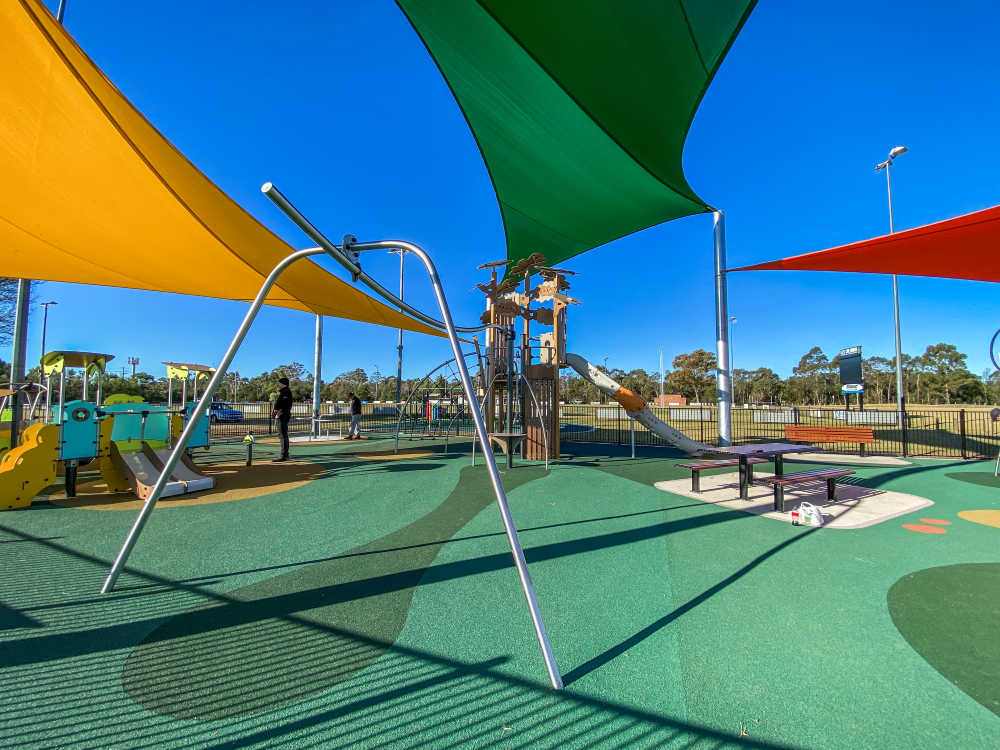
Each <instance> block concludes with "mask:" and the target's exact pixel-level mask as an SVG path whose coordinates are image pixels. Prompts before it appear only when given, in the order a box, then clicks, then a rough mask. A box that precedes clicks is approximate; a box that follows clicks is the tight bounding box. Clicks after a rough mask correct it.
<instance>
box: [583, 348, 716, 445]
mask: <svg viewBox="0 0 1000 750" xmlns="http://www.w3.org/2000/svg"><path fill="white" fill-rule="evenodd" d="M566 361H567V362H568V363H569V365H570V367H572V368H573V369H574V370H576V371H577V373H578V374H579V375H580V377H581V378H583V379H584V380H586V381H589V382H591V383H593V384H594V385H596V386H597V390H599V391H600V392H601V393H603V394H604V395H606V396H610V397H611V398H613V399H614V400H615V401H617V402H618V403H619V404H621V405H622V406H623V407H625V413H626V414H628V415H629V416H630V417H631V418H632V419H634V420H635V421H636V422H638V423H639V424H641V425H642V426H643V427H645V428H646V429H647V430H649V431H650V432H652V433H654V434H656V435H659V436H660V437H661V438H663V439H664V440H666V441H667V442H668V443H670V444H671V445H673V446H675V447H677V448H680V449H681V450H682V451H684V452H685V453H687V454H688V455H689V456H697V455H701V454H702V453H715V449H714V448H713V447H712V446H710V445H705V444H704V443H699V442H698V441H697V440H692V439H691V438H689V437H688V436H687V435H684V434H682V433H680V432H678V431H677V430H675V429H674V428H673V427H671V426H670V425H668V424H667V423H666V422H663V421H662V420H660V419H658V418H657V417H656V415H654V414H653V412H652V410H651V409H650V408H649V405H648V404H647V403H646V399H644V398H643V397H642V396H639V395H636V394H635V393H632V391H630V390H629V389H628V388H622V387H621V386H620V385H618V383H616V382H615V381H614V380H612V379H611V378H609V377H608V376H607V375H605V374H604V373H603V372H601V371H600V370H598V369H597V368H596V367H594V366H593V365H592V364H590V362H588V361H587V360H585V359H584V358H583V357H581V356H580V355H579V354H567V355H566Z"/></svg>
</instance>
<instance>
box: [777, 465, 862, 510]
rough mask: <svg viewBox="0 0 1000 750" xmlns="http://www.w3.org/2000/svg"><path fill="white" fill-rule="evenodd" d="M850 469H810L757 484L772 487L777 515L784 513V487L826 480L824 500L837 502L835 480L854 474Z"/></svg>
mask: <svg viewBox="0 0 1000 750" xmlns="http://www.w3.org/2000/svg"><path fill="white" fill-rule="evenodd" d="M854 473H855V472H854V471H853V470H852V469H812V470H811V471H800V472H797V473H795V474H783V475H781V476H773V477H763V478H761V479H759V480H758V481H759V482H763V483H764V484H770V485H773V486H774V509H775V510H776V511H778V512H779V513H784V512H785V487H791V486H795V485H798V484H808V483H811V482H821V481H823V480H824V479H825V480H826V499H827V500H829V501H836V500H837V479H839V478H840V477H846V476H847V475H848V474H854Z"/></svg>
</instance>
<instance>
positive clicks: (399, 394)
mask: <svg viewBox="0 0 1000 750" xmlns="http://www.w3.org/2000/svg"><path fill="white" fill-rule="evenodd" d="M389 252H390V253H399V298H400V299H403V261H404V259H405V258H406V253H407V252H409V251H407V250H404V249H402V248H399V249H398V250H390V251H389ZM402 400H403V329H402V328H400V329H399V343H398V344H396V403H397V404H399V402H400V401H402Z"/></svg>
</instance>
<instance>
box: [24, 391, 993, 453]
mask: <svg viewBox="0 0 1000 750" xmlns="http://www.w3.org/2000/svg"><path fill="white" fill-rule="evenodd" d="M272 408H273V407H272V405H271V404H270V403H267V402H256V403H235V404H234V403H225V404H222V403H219V404H218V405H217V406H215V407H213V408H212V409H211V411H210V417H209V419H210V422H211V428H210V434H211V439H212V441H213V442H230V441H235V440H242V439H243V437H244V436H245V435H247V434H248V433H251V434H253V435H256V436H260V435H273V434H276V433H277V425H276V423H275V420H273V419H272V418H271V410H272ZM650 408H651V409H652V410H653V413H654V414H656V416H657V417H659V418H660V419H662V420H663V421H664V422H666V423H667V424H669V425H670V426H671V427H673V428H674V429H676V430H678V431H679V432H682V433H683V434H685V435H687V436H688V437H690V438H692V439H693V440H697V441H698V442H701V443H706V444H708V445H718V444H719V438H718V435H719V419H718V409H717V408H716V407H714V406H687V407H650ZM398 409H399V407H398V406H397V405H396V404H393V403H366V404H362V405H361V423H360V428H361V431H362V432H368V433H384V434H393V433H395V431H396V425H397V422H398V423H399V425H400V431H401V434H402V435H403V436H405V437H408V438H422V437H444V436H445V435H450V436H455V437H459V436H461V437H471V436H472V435H473V434H474V433H475V428H474V425H473V422H472V418H471V416H470V415H469V412H468V410H467V409H466V408H465V407H464V405H463V404H462V403H460V402H457V401H456V402H452V403H448V402H440V403H420V402H414V403H409V404H407V405H406V411H405V414H404V415H403V419H402V420H401V421H399V411H398ZM40 412H41V410H39V413H38V414H36V415H34V416H35V418H40V417H41V413H40ZM320 414H321V422H320V431H321V433H322V434H329V435H331V436H337V435H341V434H345V435H346V434H347V430H348V427H349V425H350V422H351V415H350V406H349V404H346V403H345V404H339V403H338V404H323V405H322V407H321V409H320ZM731 414H732V435H733V443H734V444H736V445H746V444H750V443H769V442H778V441H784V440H786V439H787V438H786V435H785V428H786V427H787V426H789V425H806V426H815V427H845V426H850V427H868V428H870V429H871V430H872V433H873V436H874V438H875V440H876V442H875V443H873V444H867V445H865V454H867V455H874V456H904V455H905V456H911V457H914V458H966V459H985V458H989V459H994V458H996V457H997V453H998V451H1000V422H994V421H993V419H992V417H991V415H990V412H989V410H987V409H985V408H983V407H979V408H954V409H922V408H921V409H909V410H907V412H906V415H905V419H904V420H903V424H902V425H901V424H900V423H899V418H898V415H897V413H896V412H895V411H889V410H884V409H868V410H865V411H857V410H852V411H846V410H844V409H831V408H828V407H823V408H820V407H808V406H802V407H776V408H769V409H762V408H754V409H733V410H732V412H731ZM24 418H25V419H28V418H30V417H29V414H28V410H27V408H25V412H24ZM311 425H312V409H311V406H310V405H309V404H306V403H297V404H295V405H294V406H293V409H292V423H291V431H292V432H295V433H300V434H302V433H308V432H309V431H310V428H311ZM493 427H494V428H495V429H499V426H498V425H494V426H493ZM632 427H633V424H632V420H631V419H630V418H629V417H628V415H627V414H626V413H625V410H624V409H622V408H621V407H619V406H618V405H617V404H609V405H597V404H561V405H560V406H559V434H560V439H561V440H562V441H563V442H585V443H616V444H619V445H625V444H628V443H629V442H630V441H631V429H632ZM634 428H635V442H636V445H660V446H666V445H668V443H667V442H666V441H664V440H663V439H662V438H660V437H659V436H658V435H656V434H655V433H652V432H650V431H649V430H647V429H646V428H645V427H643V426H642V425H641V424H639V423H635V424H634ZM515 429H519V428H515ZM819 445H820V446H821V447H823V448H824V449H827V450H835V451H839V452H860V446H859V445H858V444H857V443H820V444H819Z"/></svg>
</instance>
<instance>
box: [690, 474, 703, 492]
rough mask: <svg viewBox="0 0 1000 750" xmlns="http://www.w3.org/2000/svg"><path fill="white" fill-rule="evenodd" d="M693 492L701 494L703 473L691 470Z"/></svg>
mask: <svg viewBox="0 0 1000 750" xmlns="http://www.w3.org/2000/svg"><path fill="white" fill-rule="evenodd" d="M691 491H692V492H701V472H700V471H698V470H697V469H692V470H691Z"/></svg>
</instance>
